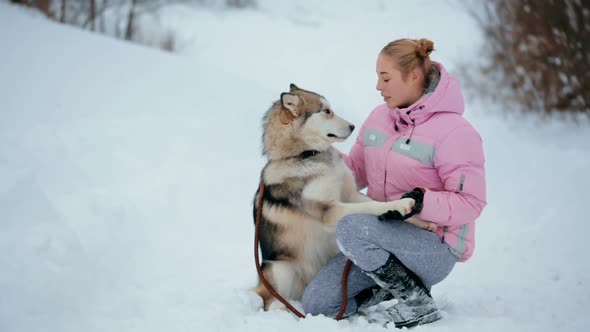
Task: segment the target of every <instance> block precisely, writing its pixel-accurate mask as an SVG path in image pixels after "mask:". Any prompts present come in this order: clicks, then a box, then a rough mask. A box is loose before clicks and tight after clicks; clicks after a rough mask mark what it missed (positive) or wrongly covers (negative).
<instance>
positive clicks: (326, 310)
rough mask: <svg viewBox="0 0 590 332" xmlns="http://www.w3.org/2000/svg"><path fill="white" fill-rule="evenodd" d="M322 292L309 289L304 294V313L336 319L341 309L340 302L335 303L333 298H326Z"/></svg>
mask: <svg viewBox="0 0 590 332" xmlns="http://www.w3.org/2000/svg"><path fill="white" fill-rule="evenodd" d="M326 295H327V294H323V293H322V292H318V291H317V290H314V289H310V288H309V287H308V288H307V289H306V290H305V292H304V293H303V297H302V298H301V304H302V305H303V311H305V313H306V314H311V315H314V316H315V315H325V316H328V317H335V316H336V315H337V314H338V311H339V309H340V302H338V301H336V302H334V301H333V299H331V296H329V295H328V296H326Z"/></svg>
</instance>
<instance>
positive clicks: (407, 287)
mask: <svg viewBox="0 0 590 332" xmlns="http://www.w3.org/2000/svg"><path fill="white" fill-rule="evenodd" d="M365 273H366V274H367V275H368V276H370V277H371V278H373V280H375V282H376V283H377V284H378V285H379V286H381V288H383V289H385V290H387V291H389V292H390V293H391V295H392V296H393V297H394V298H395V299H397V300H398V303H396V304H395V305H393V306H391V307H389V308H387V310H386V314H387V315H388V316H389V318H390V319H391V320H392V321H393V322H394V323H395V327H397V328H402V327H413V326H416V325H421V324H426V323H431V322H434V321H437V320H439V319H440V318H441V316H440V313H439V312H438V309H437V307H436V304H435V303H434V300H433V299H432V296H430V291H428V289H427V288H426V287H425V286H424V284H423V283H422V281H421V280H420V278H418V277H417V276H416V275H415V274H414V273H413V272H412V271H410V270H408V268H407V267H405V266H404V265H403V264H402V263H401V262H400V261H399V259H397V257H395V256H394V255H390V256H389V258H388V259H387V262H386V263H385V264H384V265H383V266H381V267H380V268H378V269H377V270H375V271H372V272H365Z"/></svg>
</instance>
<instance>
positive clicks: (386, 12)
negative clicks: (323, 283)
mask: <svg viewBox="0 0 590 332" xmlns="http://www.w3.org/2000/svg"><path fill="white" fill-rule="evenodd" d="M313 6H316V7H313ZM418 10H421V11H422V12H420V14H419V15H416V14H415V13H417V12H418ZM352 14H356V15H352ZM166 15H167V16H166V20H165V21H164V23H165V24H169V25H170V28H171V29H175V30H176V31H178V32H179V33H182V35H183V36H184V37H183V38H184V39H183V40H184V44H183V48H182V53H181V54H169V53H164V52H160V51H158V50H155V49H149V48H146V47H143V46H138V45H133V44H128V43H124V42H121V41H117V40H113V39H110V38H107V37H104V36H100V35H95V34H91V33H89V32H86V31H81V30H77V29H75V28H73V27H67V26H62V25H58V24H55V23H53V22H50V21H48V20H46V19H44V18H42V17H41V16H40V15H34V14H32V13H31V12H29V11H25V10H23V9H21V8H19V7H15V6H12V5H9V4H7V3H5V2H0V45H1V47H2V49H1V51H0V331H7V332H19V331H27V332H34V331H55V332H58V331H68V332H69V331H107V330H108V331H259V332H264V331H276V330H282V331H301V330H306V331H307V330H310V331H312V330H314V331H315V330H318V331H319V330H322V331H335V330H337V331H367V330H368V331H382V330H384V328H383V327H381V326H379V325H375V324H368V323H367V321H366V319H365V318H363V317H354V318H352V319H350V320H346V321H340V322H335V321H333V320H332V319H328V318H325V317H308V318H306V319H304V320H300V319H297V318H296V317H294V316H293V315H291V314H289V313H286V312H276V311H275V312H263V311H261V310H260V301H259V299H258V298H257V297H256V296H255V295H254V294H253V293H251V292H250V291H249V288H250V287H252V286H254V285H255V283H256V273H255V269H254V265H253V259H252V257H251V256H252V240H253V239H252V237H253V225H252V220H251V199H252V195H253V193H254V191H255V189H256V186H257V181H258V174H259V171H260V169H261V167H262V165H263V164H264V160H263V158H262V157H261V156H260V135H261V127H260V118H261V116H262V114H263V113H264V111H265V110H266V109H267V108H268V107H269V106H270V104H271V102H272V101H273V100H274V99H276V98H278V96H279V94H280V93H281V92H282V91H285V90H286V89H287V88H288V84H289V83H291V82H294V83H297V84H298V85H300V86H301V87H304V88H307V89H310V90H316V91H318V92H321V93H322V94H323V95H325V96H326V97H327V98H328V99H329V100H330V101H331V103H332V105H333V106H334V108H335V109H336V111H337V112H338V113H339V114H340V115H342V116H343V117H345V118H347V119H349V120H350V121H351V122H354V123H356V124H360V123H361V122H362V120H363V119H364V117H365V116H366V115H367V114H368V112H369V111H370V110H371V109H372V108H373V107H374V106H375V105H377V104H378V103H380V100H379V96H378V94H377V93H376V91H375V89H374V85H375V74H374V65H375V59H376V55H377V53H378V52H379V50H380V49H381V47H382V46H383V45H384V44H385V43H386V42H388V41H390V40H393V39H396V38H400V37H418V38H419V37H429V38H431V39H432V40H434V42H435V47H436V48H437V50H436V51H435V52H434V53H433V58H435V59H437V60H440V61H442V62H443V63H445V64H446V66H447V68H448V69H450V70H451V71H453V70H454V69H456V68H459V67H460V66H462V62H463V61H464V60H466V59H468V58H469V57H474V56H476V51H477V49H478V45H480V43H481V42H482V40H481V36H480V35H479V34H478V33H477V31H476V29H475V25H474V24H473V23H472V22H471V21H470V20H469V17H468V16H467V15H466V14H464V13H463V12H461V11H460V9H459V8H457V7H456V6H453V5H450V4H449V3H448V2H438V1H437V2H434V1H424V0H421V1H413V2H412V3H411V4H407V3H406V2H404V1H393V2H384V1H376V0H375V1H365V2H362V3H361V2H347V3H346V4H341V2H340V1H326V2H322V5H319V4H315V5H314V4H313V2H304V3H302V4H297V5H295V4H292V3H291V2H286V1H278V2H277V1H261V9H260V10H257V11H242V12H240V11H229V12H211V11H197V10H192V11H191V10H189V11H186V10H185V11H181V9H180V8H179V7H174V8H171V9H170V10H169V12H168V13H167V14H166ZM351 17H352V18H351ZM482 79H484V78H482ZM467 104H468V110H467V117H468V118H469V119H470V121H472V123H473V124H474V125H475V127H476V128H478V130H480V132H481V134H482V136H483V138H484V144H485V150H486V157H487V164H486V165H487V176H488V206H487V208H486V210H485V212H484V214H483V215H482V217H481V218H480V219H479V221H478V230H477V248H476V252H475V255H474V257H473V258H472V259H471V260H470V261H468V262H467V263H465V264H460V265H458V266H457V267H456V269H455V271H453V273H452V274H451V275H450V277H449V278H448V279H446V280H445V281H443V282H442V283H441V284H439V285H438V286H436V287H435V288H434V289H433V295H434V296H435V298H436V299H437V301H438V302H439V304H440V305H441V307H442V310H443V313H444V316H445V319H443V320H441V321H439V322H436V323H434V324H431V325H427V326H423V327H418V328H415V330H416V331H422V330H424V331H427V330H432V331H434V330H436V331H453V332H457V331H466V332H467V331H474V330H478V331H494V332H497V331H519V332H520V331H536V332H538V331H585V330H588V329H589V328H590V319H589V318H588V316H587V315H586V314H585V310H586V309H587V308H589V307H590V266H589V264H588V263H587V261H588V259H586V258H585V253H586V252H588V251H589V249H590V245H589V244H588V241H586V235H587V234H589V233H590V226H589V223H588V222H587V219H588V218H587V216H586V213H585V212H584V210H583V209H584V208H585V206H586V205H585V204H586V203H587V200H588V197H590V196H589V195H588V194H587V188H589V187H590V176H589V175H588V170H590V133H589V132H588V130H587V127H578V126H575V125H572V124H561V123H555V122H550V121H539V120H532V119H530V118H523V117H520V118H519V117H510V116H501V115H499V114H498V112H497V108H498V106H497V105H490V104H485V103H483V102H481V101H479V100H468V103H467ZM515 107H517V106H516V105H515ZM351 143H352V140H350V141H349V142H346V143H343V144H341V145H340V146H339V148H341V149H344V150H347V148H348V147H349V146H350V144H351Z"/></svg>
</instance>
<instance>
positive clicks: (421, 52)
mask: <svg viewBox="0 0 590 332" xmlns="http://www.w3.org/2000/svg"><path fill="white" fill-rule="evenodd" d="M432 51H434V43H433V42H432V41H431V40H429V39H426V38H422V39H419V40H417V39H398V40H394V41H392V42H390V43H389V44H387V45H386V46H385V47H384V48H383V49H382V50H381V53H382V54H385V55H387V56H390V57H392V58H393V59H394V61H396V63H397V65H398V67H399V68H398V69H399V71H400V72H401V74H402V78H403V79H404V80H405V79H406V78H407V77H408V74H409V73H410V72H411V71H412V70H414V68H416V67H418V68H420V69H421V70H422V74H424V80H425V81H428V77H429V75H430V73H431V71H432V62H431V61H430V53H432Z"/></svg>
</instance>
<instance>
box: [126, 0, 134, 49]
mask: <svg viewBox="0 0 590 332" xmlns="http://www.w3.org/2000/svg"><path fill="white" fill-rule="evenodd" d="M136 5H137V0H131V8H130V9H129V15H128V16H127V30H126V31H125V39H126V40H133V34H134V27H133V21H134V18H135V6H136Z"/></svg>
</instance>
